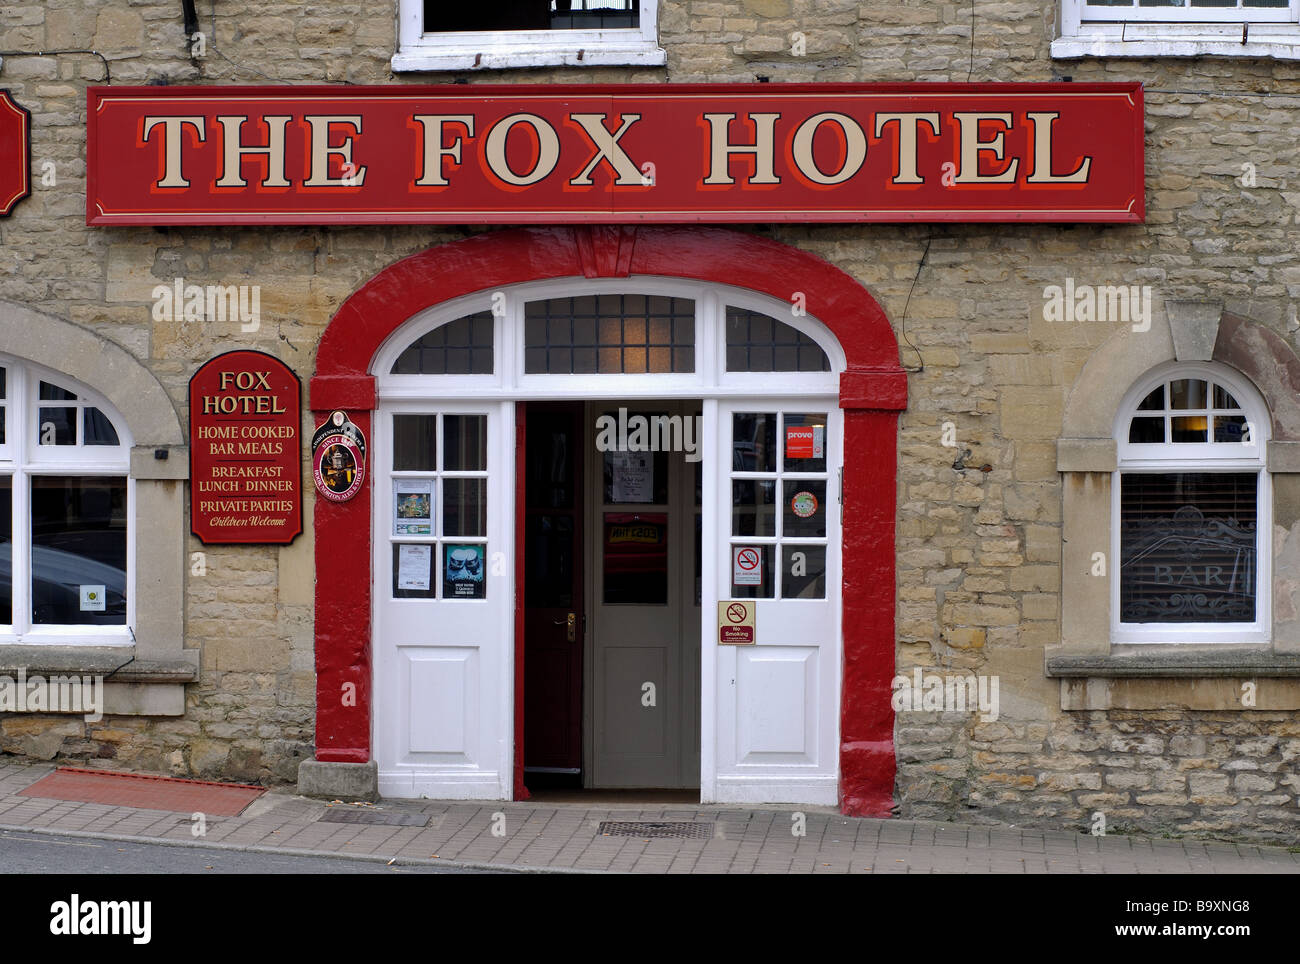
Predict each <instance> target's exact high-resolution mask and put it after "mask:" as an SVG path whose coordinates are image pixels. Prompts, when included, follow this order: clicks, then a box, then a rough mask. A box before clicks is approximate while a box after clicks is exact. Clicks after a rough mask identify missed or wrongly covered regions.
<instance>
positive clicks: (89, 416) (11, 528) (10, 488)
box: [0, 356, 134, 643]
mask: <svg viewBox="0 0 1300 964" xmlns="http://www.w3.org/2000/svg"><path fill="white" fill-rule="evenodd" d="M130 452H131V439H130V436H129V434H128V432H127V429H126V423H125V421H124V420H123V419H122V418H121V416H119V415H118V413H117V412H115V411H114V410H113V408H112V407H111V406H110V405H109V404H108V402H107V401H106V400H105V399H104V398H103V397H101V396H100V395H98V394H97V393H95V392H93V391H91V390H90V389H88V388H86V387H85V386H83V385H80V384H78V383H76V382H74V381H72V380H70V379H67V378H65V377H63V376H61V375H58V374H57V373H55V372H51V371H47V370H45V369H43V368H41V367H39V366H37V365H33V364H29V363H25V362H20V361H18V360H17V359H14V358H10V357H7V356H0V638H6V639H7V640H8V641H9V642H22V643H38V642H68V641H76V640H79V639H85V638H86V637H87V636H94V637H96V641H97V642H112V641H113V638H115V637H117V636H120V637H121V641H122V642H124V643H125V642H130V641H131V630H130V626H131V624H132V616H133V605H134V599H133V593H132V592H131V590H130V586H131V569H132V566H131V564H130V557H131V555H132V553H131V548H130V547H131V543H132V538H133V534H132V533H130V532H129V531H128V530H129V528H130V525H129V520H130V519H131V518H132V517H133V508H132V501H133V497H132V488H131V482H130V480H129V478H128V475H129V472H130Z"/></svg>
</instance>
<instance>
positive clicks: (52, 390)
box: [40, 382, 77, 402]
mask: <svg viewBox="0 0 1300 964" xmlns="http://www.w3.org/2000/svg"><path fill="white" fill-rule="evenodd" d="M40 396H41V401H43V402H75V401H76V400H77V396H76V395H74V394H72V392H70V391H68V390H67V389H66V388H60V387H59V386H58V385H51V384H50V383H49V382H41V387H40Z"/></svg>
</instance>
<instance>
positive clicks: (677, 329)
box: [524, 294, 695, 375]
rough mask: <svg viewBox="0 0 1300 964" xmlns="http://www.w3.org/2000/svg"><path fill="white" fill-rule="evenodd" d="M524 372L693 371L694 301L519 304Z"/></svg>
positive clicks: (601, 298) (630, 298)
mask: <svg viewBox="0 0 1300 964" xmlns="http://www.w3.org/2000/svg"><path fill="white" fill-rule="evenodd" d="M524 371H525V372H527V373H528V374H535V373H548V374H552V375H554V374H563V375H569V374H575V375H588V374H612V373H616V372H617V373H638V372H647V373H648V372H655V373H662V372H693V371H695V303H694V302H693V301H690V300H689V299H686V298H665V297H659V296H654V295H651V296H649V297H647V296H645V295H627V294H619V295H596V296H589V297H585V298H548V299H546V300H545V301H530V302H528V303H527V304H525V306H524Z"/></svg>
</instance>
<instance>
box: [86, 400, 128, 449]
mask: <svg viewBox="0 0 1300 964" xmlns="http://www.w3.org/2000/svg"><path fill="white" fill-rule="evenodd" d="M82 419H83V420H82V444H84V445H118V444H120V443H119V442H118V439H117V430H116V429H115V428H113V423H112V422H110V421H109V420H108V418H107V417H106V416H105V415H104V413H103V412H101V411H100V410H99V409H97V408H86V409H83V410H82Z"/></svg>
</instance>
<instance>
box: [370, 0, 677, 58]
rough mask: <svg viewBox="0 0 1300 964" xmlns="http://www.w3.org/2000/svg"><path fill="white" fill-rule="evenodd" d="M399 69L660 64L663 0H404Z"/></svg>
mask: <svg viewBox="0 0 1300 964" xmlns="http://www.w3.org/2000/svg"><path fill="white" fill-rule="evenodd" d="M398 16H399V37H398V51H397V53H396V54H395V55H394V57H393V70H395V71H403V70H406V71H414V70H490V69H496V68H508V67H544V66H550V65H559V64H566V65H570V66H583V65H586V64H590V65H593V66H596V65H610V64H624V65H643V66H662V65H663V64H664V63H666V62H667V57H666V55H665V53H664V51H663V49H662V48H661V47H659V45H658V42H657V39H656V30H655V25H656V22H657V19H658V0H507V2H504V3H491V4H483V5H481V6H476V5H474V4H470V5H468V6H467V5H465V4H463V3H444V2H440V0H399V7H398Z"/></svg>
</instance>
